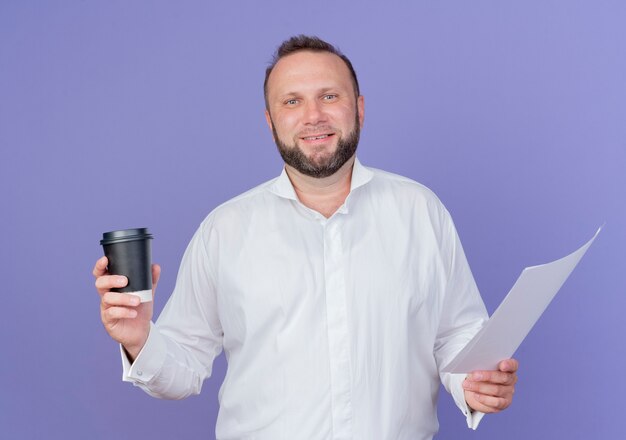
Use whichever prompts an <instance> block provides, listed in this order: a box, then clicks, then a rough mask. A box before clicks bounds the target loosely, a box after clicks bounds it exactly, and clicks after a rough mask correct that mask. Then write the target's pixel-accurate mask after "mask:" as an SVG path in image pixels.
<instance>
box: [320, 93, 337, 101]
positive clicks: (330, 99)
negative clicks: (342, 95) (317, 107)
mask: <svg viewBox="0 0 626 440" xmlns="http://www.w3.org/2000/svg"><path fill="white" fill-rule="evenodd" d="M322 99H323V100H324V101H333V100H335V99H337V95H333V94H328V95H324V96H323V97H322Z"/></svg>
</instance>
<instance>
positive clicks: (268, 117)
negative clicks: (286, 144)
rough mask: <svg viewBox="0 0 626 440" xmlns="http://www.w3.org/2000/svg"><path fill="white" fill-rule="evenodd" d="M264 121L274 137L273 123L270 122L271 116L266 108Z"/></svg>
mask: <svg viewBox="0 0 626 440" xmlns="http://www.w3.org/2000/svg"><path fill="white" fill-rule="evenodd" d="M265 122H267V126H268V127H269V128H270V133H272V139H274V125H273V124H272V117H271V116H270V112H269V110H267V109H265ZM274 140H276V139H274Z"/></svg>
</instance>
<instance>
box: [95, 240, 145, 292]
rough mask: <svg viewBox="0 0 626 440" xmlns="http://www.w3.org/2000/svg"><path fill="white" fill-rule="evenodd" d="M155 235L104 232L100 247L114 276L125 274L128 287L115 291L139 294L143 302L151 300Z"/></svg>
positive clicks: (114, 290) (115, 290)
mask: <svg viewBox="0 0 626 440" xmlns="http://www.w3.org/2000/svg"><path fill="white" fill-rule="evenodd" d="M150 240H152V235H151V234H150V233H149V232H148V228H137V229H123V230H120V231H111V232H105V233H104V234H102V240H100V244H101V245H102V247H103V248H104V255H105V256H106V257H107V259H108V260H109V266H108V272H109V274H111V275H124V276H125V277H126V278H128V284H127V285H126V286H125V287H122V288H115V289H111V291H113V292H125V293H131V294H133V295H137V296H138V297H139V298H140V299H141V302H147V301H152V251H151V245H150V243H151V241H150Z"/></svg>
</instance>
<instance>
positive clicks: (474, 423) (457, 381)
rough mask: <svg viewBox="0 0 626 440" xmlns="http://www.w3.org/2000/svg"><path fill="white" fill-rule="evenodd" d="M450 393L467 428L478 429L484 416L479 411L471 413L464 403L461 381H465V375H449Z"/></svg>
mask: <svg viewBox="0 0 626 440" xmlns="http://www.w3.org/2000/svg"><path fill="white" fill-rule="evenodd" d="M450 376H451V377H450V391H451V394H452V398H453V399H454V402H455V403H456V406H458V407H459V409H460V410H461V412H462V413H463V414H464V415H465V420H466V421H467V427H468V428H471V429H476V428H478V424H479V423H480V421H481V420H482V419H483V417H484V416H485V413H483V412H480V411H473V410H472V409H471V408H470V407H469V406H468V405H467V402H466V401H465V391H464V390H463V385H462V384H463V381H464V380H465V376H466V375H465V374H451V375H450Z"/></svg>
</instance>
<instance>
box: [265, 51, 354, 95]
mask: <svg viewBox="0 0 626 440" xmlns="http://www.w3.org/2000/svg"><path fill="white" fill-rule="evenodd" d="M352 87H353V86H352V79H351V76H350V70H349V69H348V66H346V63H345V62H344V61H343V60H342V59H341V58H339V57H338V56H337V55H335V54H332V53H329V52H312V51H300V52H296V53H293V54H291V55H287V56H285V57H283V58H281V59H280V60H279V61H278V62H277V63H276V65H275V66H274V69H273V70H272V73H271V74H270V76H269V78H268V82H267V91H268V95H270V96H274V95H276V94H280V95H282V94H286V93H295V92H305V91H307V90H314V89H318V88H320V89H321V88H348V89H349V90H352Z"/></svg>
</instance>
